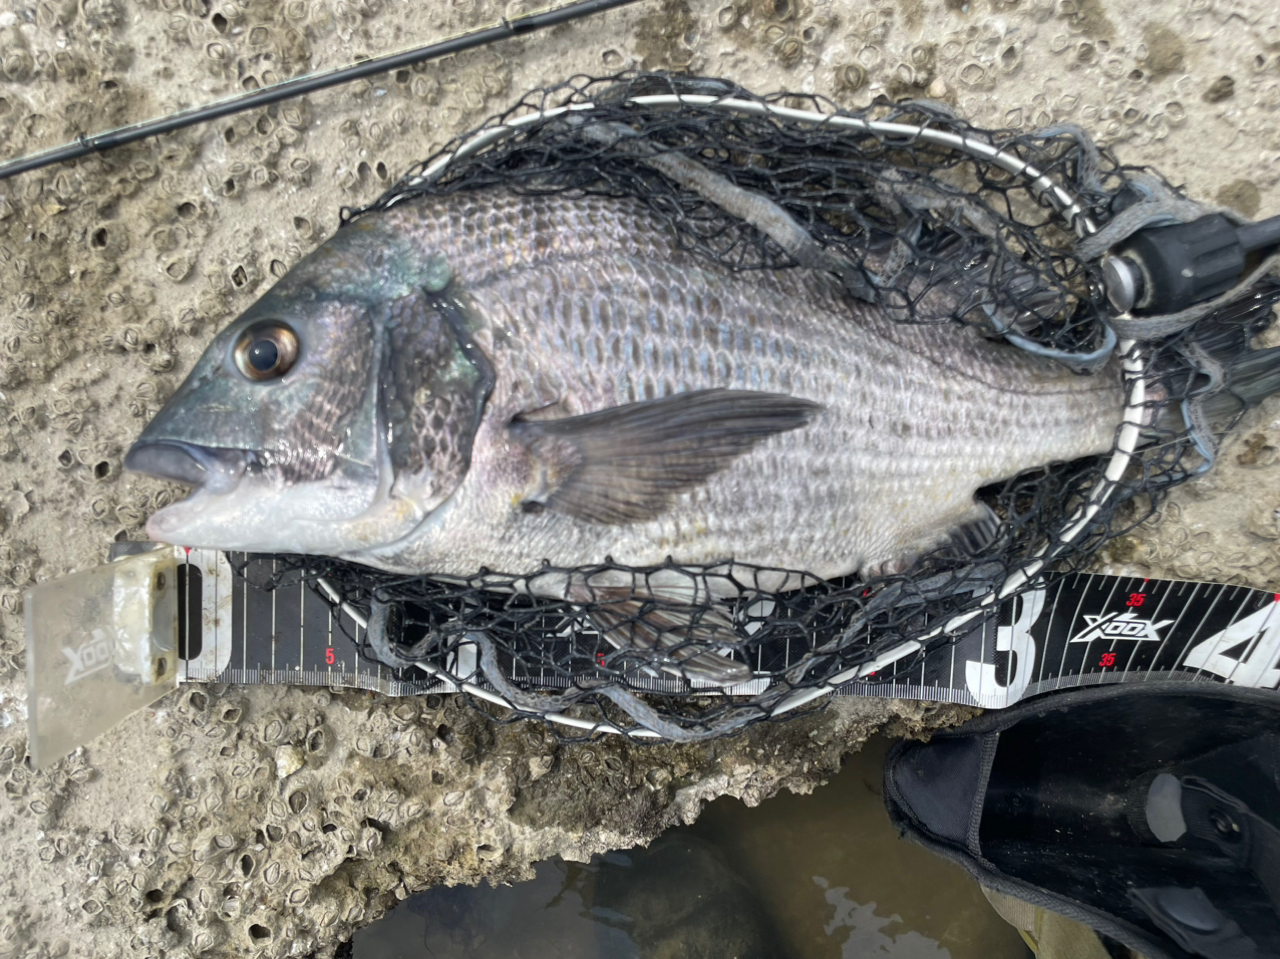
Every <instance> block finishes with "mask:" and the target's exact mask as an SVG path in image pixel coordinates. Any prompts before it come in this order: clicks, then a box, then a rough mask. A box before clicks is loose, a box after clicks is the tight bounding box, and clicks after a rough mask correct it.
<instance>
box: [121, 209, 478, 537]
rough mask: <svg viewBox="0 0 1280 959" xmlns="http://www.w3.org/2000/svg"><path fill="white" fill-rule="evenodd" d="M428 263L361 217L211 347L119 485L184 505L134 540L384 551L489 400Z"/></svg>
mask: <svg viewBox="0 0 1280 959" xmlns="http://www.w3.org/2000/svg"><path fill="white" fill-rule="evenodd" d="M470 322H471V320H470V318H469V315H468V314H466V312H465V307H464V306H463V305H462V304H461V303H460V301H459V300H458V299H457V295H456V292H455V291H454V290H453V283H452V276H451V274H450V271H449V267H448V262H447V260H446V259H445V258H444V257H443V255H441V254H439V253H434V252H431V251H429V250H423V249H422V248H421V244H420V243H418V242H417V241H416V240H415V239H413V238H412V237H410V236H408V235H407V234H406V232H405V231H404V230H402V229H396V228H395V227H394V225H393V224H388V223H387V222H386V221H385V220H384V219H383V218H382V217H379V216H371V217H366V218H363V219H360V220H357V221H355V222H354V223H352V224H350V225H348V226H346V227H344V228H342V229H341V230H339V231H338V233H337V234H336V235H335V236H334V237H333V238H331V239H330V240H329V241H328V242H326V243H325V244H324V245H322V246H321V247H320V248H318V249H317V250H316V251H314V252H313V253H311V254H310V255H309V256H307V257H306V258H305V259H304V260H302V261H301V262H300V263H299V264H298V265H297V266H295V267H294V268H293V269H292V270H290V271H289V272H288V273H287V274H286V275H285V276H284V277H283V278H281V280H280V282H279V283H277V284H276V286H275V287H273V288H272V289H271V290H269V291H268V292H267V293H266V294H265V295H264V296H263V297H262V298H261V299H260V300H259V301H258V302H257V303H255V304H254V305H253V306H252V307H250V308H249V309H248V310H247V311H246V312H245V313H244V314H243V315H241V316H240V317H239V318H237V319H236V320H235V321H234V322H233V323H231V324H230V325H229V326H227V327H226V328H225V329H224V330H222V331H221V332H220V333H219V334H218V335H217V337H216V338H215V339H214V341H213V342H212V344H210V346H209V347H208V349H207V350H206V351H205V352H204V354H203V355H202V356H201V357H200V359H199V360H198V362H197V363H196V365H195V368H194V369H193V370H192V371H191V373H190V375H189V376H188V377H187V379H186V380H185V381H184V382H183V383H182V385H181V386H180V387H179V388H178V390H177V391H176V392H175V393H174V395H173V396H172V398H170V400H169V401H168V403H167V404H166V405H165V406H164V408H163V409H161V410H160V412H159V413H158V414H157V415H156V417H155V418H154V419H153V420H152V421H151V423H149V424H148V425H147V427H146V428H145V429H144V430H143V432H142V435H141V436H140V437H139V438H138V440H137V442H136V443H134V445H133V447H132V448H131V449H130V450H129V453H128V455H127V457H126V458H125V466H126V467H127V468H129V469H132V470H135V471H138V472H142V473H148V474H151V475H154V476H158V477H161V478H165V479H170V480H176V481H178V482H180V483H185V484H187V485H190V486H192V487H193V491H192V493H191V495H190V496H188V497H187V498H186V499H184V500H182V501H180V502H178V503H175V504H173V505H171V506H169V507H167V508H165V509H163V510H160V511H159V512H157V513H156V514H154V515H153V516H152V517H151V518H150V520H149V521H148V523H147V533H148V535H149V536H150V537H151V538H152V539H156V540H161V541H164V542H169V543H173V544H176V545H182V546H191V547H203V548H210V549H235V550H247V551H254V552H297V553H316V554H327V555H348V554H353V553H358V552H359V551H360V550H362V549H364V548H367V547H368V546H371V545H378V544H382V543H387V542H390V541H394V540H395V539H397V538H399V537H401V536H403V535H406V534H407V533H409V532H410V531H411V530H412V529H413V528H414V527H415V526H416V525H417V524H418V523H419V522H421V521H422V520H423V519H424V518H425V517H426V516H428V515H429V514H430V513H431V512H432V511H433V510H435V509H436V508H437V507H439V506H440V505H441V504H442V503H443V502H445V501H446V500H447V499H448V497H449V496H450V495H451V494H452V492H453V490H454V489H455V488H456V487H457V485H458V483H459V482H460V481H461V479H462V477H463V475H464V474H465V473H466V470H467V467H468V465H469V461H470V453H471V443H472V439H473V436H474V433H475V430H476V429H477V428H478V426H479V421H480V417H481V415H482V412H483V407H484V403H485V400H486V399H487V396H488V392H489V390H490V389H491V387H492V379H491V371H490V370H489V369H487V368H486V361H485V360H484V357H483V356H482V355H481V354H480V353H479V351H478V349H476V348H475V347H474V343H473V342H472V341H469V332H468V329H469V327H468V324H469V323H470Z"/></svg>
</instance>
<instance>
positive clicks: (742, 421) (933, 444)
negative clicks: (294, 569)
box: [127, 190, 1123, 590]
mask: <svg viewBox="0 0 1280 959" xmlns="http://www.w3.org/2000/svg"><path fill="white" fill-rule="evenodd" d="M1122 406H1123V393H1122V389H1121V381H1120V374H1119V371H1118V367H1117V366H1116V365H1115V364H1112V365H1109V366H1107V367H1105V368H1104V369H1103V370H1101V371H1100V372H1098V373H1096V374H1094V375H1090V376H1080V375H1076V374H1073V373H1071V372H1069V371H1068V370H1066V369H1064V368H1063V367H1062V366H1060V365H1057V364H1055V363H1053V362H1050V361H1046V360H1042V359H1038V358H1036V357H1033V356H1030V355H1028V354H1027V353H1025V352H1023V351H1020V350H1018V349H1016V348H1014V347H1012V346H1010V345H1008V344H1006V343H1004V342H999V341H994V340H991V339H988V338H986V337H984V336H983V335H982V334H981V333H980V332H979V331H978V330H976V329H974V328H973V327H971V326H965V325H961V324H959V323H955V324H950V325H948V324H942V325H938V324H934V325H922V326H914V325H907V324H902V323H897V322H894V321H892V320H891V319H890V318H888V317H887V316H886V315H885V314H884V313H883V312H881V311H880V310H879V309H877V308H876V307H874V306H872V305H869V304H868V303H865V302H862V301H859V300H856V299H853V298H852V297H850V296H849V295H848V294H847V293H846V291H845V288H844V287H843V286H842V285H841V282H840V281H839V280H838V279H837V278H835V277H834V276H833V275H831V274H828V273H825V272H821V271H816V270H810V269H806V268H802V267H795V268H789V269H777V270H767V269H766V270H752V271H742V272H734V271H731V270H729V269H727V268H725V267H722V266H720V265H718V264H717V263H715V262H712V261H710V260H707V259H705V258H702V257H700V256H697V255H695V254H692V253H689V252H686V251H684V250H682V249H680V248H679V247H678V245H677V242H676V239H675V237H674V235H673V233H672V231H671V228H670V227H669V226H668V225H667V224H666V222H665V221H663V220H662V219H660V218H659V217H658V216H657V215H656V214H654V213H653V212H652V211H651V210H650V209H649V208H648V207H647V206H645V205H644V204H643V203H642V202H640V201H636V200H630V199H625V198H609V197H573V196H569V195H556V196H523V195H517V194H515V193H511V192H505V191H497V190H495V191H490V192H475V193H465V194H459V195H455V196H451V197H426V198H420V199H417V200H414V201H412V202H405V203H402V204H400V205H398V206H395V207H392V208H391V209H389V210H386V211H383V212H379V213H373V214H369V215H366V216H364V217H362V218H360V219H358V220H356V221H355V222H354V223H352V224H351V225H349V226H347V227H345V228H343V229H341V230H339V231H338V233H337V234H336V235H335V236H334V237H333V238H332V239H330V240H329V241H328V242H326V243H325V244H324V245H322V246H321V247H320V248H319V249H317V250H316V251H315V252H313V253H312V254H311V255H310V256H308V257H307V258H306V259H304V260H303V261H302V262H300V263H299V264H298V265H297V266H296V267H294V268H293V270H291V271H290V272H289V273H288V274H287V275H286V276H285V277H284V278H283V279H281V280H280V282H279V283H278V284H276V286H275V287H274V288H273V289H271V290H270V291H269V292H268V293H267V294H266V295H265V296H263V298H262V299H261V300H259V301H258V302H257V303H256V304H255V305H254V306H253V307H252V308H250V309H249V310H248V311H247V312H246V313H245V314H244V315H243V316H241V317H240V318H239V319H237V320H236V321H235V322H234V323H232V324H231V325H230V326H229V327H227V328H226V329H225V330H223V331H222V332H221V333H220V334H219V335H218V336H217V338H216V339H215V340H214V341H213V343H212V345H211V346H210V347H209V348H208V350H207V351H206V352H205V354H204V355H203V356H202V357H201V359H200V360H199V362H198V363H197V365H196V367H195V369H194V370H193V371H192V373H191V375H190V376H189V377H188V378H187V380H186V382H185V383H183V385H182V386H181V387H180V388H179V389H178V391H177V392H176V393H175V394H174V396H173V398H172V399H171V400H170V401H169V402H168V404H167V405H166V406H165V408H164V409H163V410H162V411H161V412H160V413H159V414H158V415H157V416H156V418H155V420H154V421H153V422H152V423H151V424H150V425H149V426H148V427H147V428H146V430H145V432H144V433H143V434H142V437H141V438H140V439H139V440H138V442H137V444H136V445H135V446H134V447H133V449H132V450H131V451H130V453H129V456H128V460H127V465H128V466H129V467H130V468H133V469H136V470H141V471H143V472H147V473H152V474H155V475H158V476H162V477H167V478H171V479H175V480H179V481H181V482H184V483H188V484H191V485H192V486H194V487H195V489H194V491H193V493H192V494H191V496H190V497H188V498H187V499H186V500H184V501H182V502H179V503H177V504H175V505H173V506H170V507H168V508H167V509H164V510H162V511H161V512H159V513H157V514H156V515H155V516H153V517H152V518H151V520H150V522H149V523H148V526H147V529H148V532H149V534H150V535H151V536H152V537H153V538H155V539H158V540H163V541H166V542H170V543H175V544H180V545H186V546H199V547H208V548H220V549H237V550H249V551H271V552H277V551H289V552H298V553H311V554H326V555H332V556H339V557H345V558H348V559H351V560H356V561H359V562H361V563H366V564H369V565H371V566H375V567H379V568H381V569H385V570H391V571H398V572H408V573H418V572H421V573H437V574H448V575H461V576H466V575H472V574H475V573H476V572H477V571H478V570H479V569H481V568H482V567H484V568H488V569H492V570H501V571H505V572H510V573H525V572H532V571H534V570H536V569H537V568H539V567H540V566H541V565H542V564H543V563H544V561H549V562H550V563H551V564H553V565H554V566H558V567H575V566H580V565H584V564H593V563H600V562H602V561H604V560H605V559H606V557H612V559H613V561H614V562H616V563H619V564H625V565H636V566H644V565H649V564H659V563H662V562H663V561H664V560H666V559H667V558H668V557H671V558H672V559H674V560H675V561H677V562H678V563H681V564H690V565H699V564H708V563H717V562H721V561H726V560H733V561H737V562H741V563H750V564H757V565H760V566H769V567H783V568H789V569H798V570H807V571H809V572H811V573H814V574H816V575H818V576H822V577H831V576H837V575H841V574H848V573H854V572H861V573H864V574H865V573H872V572H877V571H884V570H894V569H899V568H902V566H903V565H904V564H906V563H908V562H909V561H910V560H911V559H912V558H914V557H915V556H917V555H919V554H920V553H921V552H923V551H926V550H929V549H931V548H933V547H936V546H938V545H939V544H941V543H943V542H944V541H945V540H946V539H947V537H948V536H951V535H954V534H956V532H957V530H961V529H963V528H965V527H966V525H967V524H973V523H978V524H982V523H983V522H984V521H986V520H989V518H990V514H989V512H988V511H987V509H986V507H982V506H979V505H977V504H976V503H975V500H974V492H975V490H977V489H978V488H979V487H981V486H984V485H986V484H989V483H992V482H994V481H997V480H1000V479H1004V478H1007V477H1010V476H1013V475H1014V474H1016V473H1018V472H1020V471H1022V470H1026V469H1029V468H1032V467H1036V466H1040V465H1043V464H1046V463H1049V462H1052V461H1058V460H1071V459H1076V458H1079V457H1083V456H1088V455H1091V454H1097V453H1102V452H1104V451H1106V450H1107V449H1108V448H1109V447H1110V446H1111V443H1112V439H1113V435H1114V431H1115V428H1116V424H1117V422H1118V419H1119V414H1120V410H1121V408H1122ZM777 585H782V583H781V581H779V583H778V584H777ZM554 588H555V589H559V590H564V589H566V588H567V587H566V586H565V584H564V583H563V582H561V583H560V584H559V585H558V586H556V587H554Z"/></svg>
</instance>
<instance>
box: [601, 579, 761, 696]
mask: <svg viewBox="0 0 1280 959" xmlns="http://www.w3.org/2000/svg"><path fill="white" fill-rule="evenodd" d="M590 593H591V595H592V598H593V601H592V602H590V603H589V604H587V614H588V615H589V616H590V617H591V620H592V622H594V623H595V624H596V627H597V628H598V629H599V630H600V634H601V635H602V636H604V638H605V639H606V640H608V642H609V643H610V644H611V645H613V646H616V647H617V648H618V649H642V650H658V651H660V652H661V653H662V654H663V658H664V659H665V660H667V663H666V664H664V665H661V668H662V669H663V670H665V671H666V672H669V673H673V674H674V675H677V676H681V677H683V678H686V679H702V680H707V681H709V682H713V683H716V684H717V685H720V686H732V685H735V684H737V683H743V682H746V681H747V680H749V679H751V676H752V673H751V670H750V668H749V667H747V665H746V664H745V663H740V662H738V661H737V660H735V659H730V658H729V657H728V656H724V655H721V654H720V653H718V652H716V651H715V648H716V647H717V646H725V645H728V644H732V643H737V642H739V641H740V639H741V637H739V635H738V632H737V630H736V629H735V628H734V625H733V620H732V619H730V618H729V616H728V614H726V613H725V612H724V611H723V610H721V609H719V608H717V607H715V606H711V605H709V604H703V605H690V604H688V603H685V602H682V601H680V600H677V599H670V598H667V597H664V596H662V595H661V594H653V593H636V592H632V591H631V590H628V589H626V588H625V587H622V588H613V587H600V586H595V587H591V588H590ZM579 595H582V594H579Z"/></svg>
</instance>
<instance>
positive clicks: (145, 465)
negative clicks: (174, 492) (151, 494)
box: [124, 440, 252, 493]
mask: <svg viewBox="0 0 1280 959" xmlns="http://www.w3.org/2000/svg"><path fill="white" fill-rule="evenodd" d="M251 456H252V454H251V453H250V452H248V451H247V450H237V449H226V448H222V447H215V446H199V445H197V444H195V443H184V442H181V441H179V440H141V441H139V442H137V443H134V444H133V447H132V448H131V449H130V450H129V452H128V454H127V455H126V456H125V458H124V465H125V469H129V470H133V471H134V472H136V473H146V474H147V475H148V476H155V477H158V478H160V479H167V480H173V481H175V482H178V483H183V484H185V485H187V486H194V487H196V488H198V489H201V490H206V491H208V492H210V493H226V492H230V491H231V490H232V489H234V488H235V487H236V486H237V485H238V484H239V482H240V478H241V477H242V476H244V472H245V468H246V467H247V466H248V464H249V461H250V459H251Z"/></svg>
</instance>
